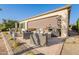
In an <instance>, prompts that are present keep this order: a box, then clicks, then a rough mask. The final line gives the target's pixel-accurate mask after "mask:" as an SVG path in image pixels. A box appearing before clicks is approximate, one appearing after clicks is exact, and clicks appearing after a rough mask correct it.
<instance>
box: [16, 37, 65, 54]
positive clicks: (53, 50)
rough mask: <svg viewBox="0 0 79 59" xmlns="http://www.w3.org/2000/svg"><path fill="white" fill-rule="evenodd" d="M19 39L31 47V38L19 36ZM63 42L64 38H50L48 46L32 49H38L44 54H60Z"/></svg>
mask: <svg viewBox="0 0 79 59" xmlns="http://www.w3.org/2000/svg"><path fill="white" fill-rule="evenodd" d="M17 39H18V40H20V41H21V42H26V43H27V45H29V46H30V47H31V45H30V39H27V40H25V39H23V38H22V37H18V38H17ZM63 43H64V42H63V39H61V38H56V37H55V38H52V39H49V40H48V46H46V47H38V48H34V49H32V51H38V52H39V53H41V54H44V55H60V52H61V49H62V46H63Z"/></svg>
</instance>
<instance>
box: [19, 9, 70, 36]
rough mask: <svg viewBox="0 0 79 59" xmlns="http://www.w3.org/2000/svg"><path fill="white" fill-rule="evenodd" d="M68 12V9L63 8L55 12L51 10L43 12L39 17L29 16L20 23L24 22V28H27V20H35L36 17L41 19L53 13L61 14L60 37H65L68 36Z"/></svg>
mask: <svg viewBox="0 0 79 59" xmlns="http://www.w3.org/2000/svg"><path fill="white" fill-rule="evenodd" d="M68 12H69V9H63V10H60V11H57V12H51V13H48V14H45V15H42V16H39V17H35V18H31V19H28V20H26V21H22V22H20V23H23V22H25V23H26V24H25V29H27V22H28V21H32V20H37V19H41V18H46V17H50V16H54V15H61V16H62V19H61V37H67V36H68V23H69V22H68V21H69V20H68V16H69V15H68Z"/></svg>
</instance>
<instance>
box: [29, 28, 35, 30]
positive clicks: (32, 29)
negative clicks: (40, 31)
mask: <svg viewBox="0 0 79 59" xmlns="http://www.w3.org/2000/svg"><path fill="white" fill-rule="evenodd" d="M35 30H36V28H28V31H35Z"/></svg>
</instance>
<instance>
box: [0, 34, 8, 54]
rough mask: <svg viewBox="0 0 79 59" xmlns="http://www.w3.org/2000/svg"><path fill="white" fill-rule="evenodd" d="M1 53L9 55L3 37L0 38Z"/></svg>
mask: <svg viewBox="0 0 79 59" xmlns="http://www.w3.org/2000/svg"><path fill="white" fill-rule="evenodd" d="M0 36H1V37H2V34H1V33H0ZM0 55H7V49H6V46H5V44H4V41H3V40H2V39H0Z"/></svg>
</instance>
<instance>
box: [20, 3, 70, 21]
mask: <svg viewBox="0 0 79 59" xmlns="http://www.w3.org/2000/svg"><path fill="white" fill-rule="evenodd" d="M70 8H71V5H66V6H64V7H61V8H57V9H54V10H52V11H48V12H46V13H42V14H39V15H36V16H33V17H31V18H27V19H25V20H22V21H27V20H29V19H32V18H36V17H39V16H43V15H46V14H50V13H54V12H57V11H60V10H64V9H70ZM20 22H21V21H20Z"/></svg>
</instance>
